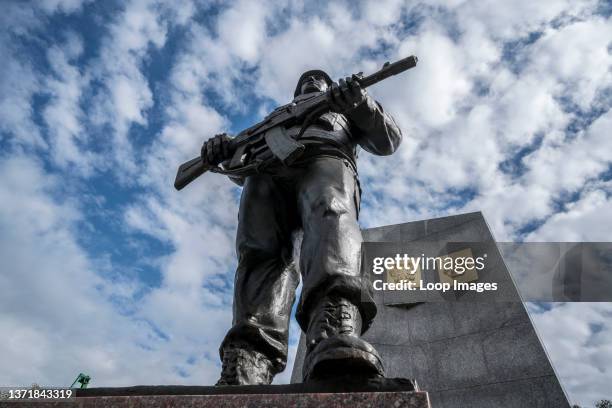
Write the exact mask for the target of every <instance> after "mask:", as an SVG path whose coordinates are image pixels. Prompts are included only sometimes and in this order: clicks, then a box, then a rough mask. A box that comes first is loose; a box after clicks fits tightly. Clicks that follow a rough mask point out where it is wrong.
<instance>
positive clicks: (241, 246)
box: [201, 70, 402, 385]
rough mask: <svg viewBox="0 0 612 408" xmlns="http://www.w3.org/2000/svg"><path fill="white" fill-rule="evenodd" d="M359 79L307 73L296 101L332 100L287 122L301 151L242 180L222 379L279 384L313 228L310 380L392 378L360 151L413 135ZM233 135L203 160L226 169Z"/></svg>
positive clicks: (308, 295) (379, 151)
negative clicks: (368, 269) (365, 215)
mask: <svg viewBox="0 0 612 408" xmlns="http://www.w3.org/2000/svg"><path fill="white" fill-rule="evenodd" d="M359 79H360V77H358V76H355V75H354V76H352V77H348V78H346V79H341V80H340V81H339V84H336V83H334V82H333V81H332V80H331V79H330V77H329V76H328V75H327V74H326V73H325V72H323V71H321V70H312V71H307V72H305V73H304V74H302V76H301V77H300V78H299V80H298V83H297V86H296V88H295V93H294V97H295V98H294V100H293V104H296V103H299V101H300V100H302V99H305V98H310V97H312V95H313V93H318V94H321V93H326V95H327V96H326V99H327V104H328V106H329V108H331V109H330V110H327V112H324V113H322V114H320V115H318V116H316V117H311V118H310V119H309V121H308V123H296V124H295V125H294V126H291V127H289V128H288V129H286V134H287V135H288V136H290V137H291V138H292V139H294V140H296V141H298V142H299V143H301V144H302V145H303V146H304V147H305V148H304V150H303V152H302V153H301V154H300V156H299V158H298V159H297V160H295V161H292V162H291V164H290V165H287V164H286V163H283V162H281V161H276V162H275V163H272V164H271V165H268V166H266V168H265V170H263V171H259V172H258V173H257V174H252V175H249V176H246V177H233V178H232V179H233V180H234V181H235V182H237V183H239V184H241V185H243V190H242V197H241V200H240V212H239V216H238V231H237V236H236V250H237V253H238V267H237V270H236V276H235V287H234V304H233V325H232V328H231V329H230V330H229V332H228V333H227V335H226V336H225V339H224V340H223V343H222V345H221V347H220V356H221V360H222V366H223V368H222V372H221V378H220V379H219V381H218V383H217V385H247V384H270V383H271V382H272V379H273V377H274V375H276V374H277V373H279V372H280V371H282V370H283V369H284V368H285V365H286V362H287V342H288V329H289V320H290V315H291V308H292V305H293V303H294V301H295V290H296V288H297V286H298V283H299V279H300V278H299V274H298V272H297V269H296V267H295V265H294V264H293V262H292V259H293V258H292V253H293V247H292V246H293V240H292V234H293V233H294V232H295V231H298V230H302V231H303V238H302V242H301V251H300V257H299V259H300V261H299V271H300V273H301V275H302V282H303V287H302V293H301V297H300V300H299V303H298V308H297V314H296V319H297V321H298V323H299V325H300V327H301V329H302V330H303V331H304V333H306V339H307V350H306V356H305V360H304V369H303V378H304V381H309V380H323V379H327V378H333V377H337V376H342V375H347V374H350V375H355V376H362V377H364V378H380V377H383V376H384V369H383V365H382V362H381V359H380V356H379V355H378V353H377V351H376V350H375V349H374V348H373V347H372V346H371V345H370V344H369V343H368V342H366V341H365V340H363V339H362V338H361V335H362V334H363V333H364V332H365V331H366V330H367V329H368V328H369V327H370V325H371V323H372V320H373V318H374V316H375V314H376V306H375V304H374V301H373V299H372V295H371V290H372V289H371V286H370V284H369V282H368V280H367V278H365V277H362V276H361V272H360V249H361V242H362V237H361V231H360V228H359V224H358V216H359V203H360V195H361V189H360V187H359V179H358V175H357V166H356V159H357V147H358V146H360V147H361V148H363V149H365V150H366V151H368V152H370V153H373V154H376V155H383V156H384V155H390V154H392V153H393V152H395V151H396V150H397V148H398V146H399V144H400V142H401V140H402V134H401V132H400V129H399V128H398V126H397V125H396V123H395V121H394V120H393V118H392V117H391V116H390V115H389V114H388V113H387V112H385V111H384V110H383V108H382V107H381V105H380V104H379V103H378V102H376V101H375V100H374V99H372V97H370V95H369V94H368V93H367V91H366V90H365V87H362V86H361V85H360V82H359ZM284 108H285V107H281V108H278V109H281V110H282V109H284ZM231 140H232V138H230V137H229V136H227V135H226V134H220V135H216V136H215V137H213V138H211V139H209V140H208V141H206V142H205V143H204V145H203V146H202V151H201V161H202V162H203V163H204V164H206V165H208V166H216V165H218V164H220V163H222V162H224V161H226V160H228V159H229V158H230V156H231V154H230V150H231V148H230V144H231Z"/></svg>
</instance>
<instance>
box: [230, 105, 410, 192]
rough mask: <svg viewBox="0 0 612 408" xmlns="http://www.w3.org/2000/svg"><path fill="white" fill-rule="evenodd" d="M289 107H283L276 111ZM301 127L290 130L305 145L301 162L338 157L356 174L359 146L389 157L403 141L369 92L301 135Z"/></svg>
mask: <svg viewBox="0 0 612 408" xmlns="http://www.w3.org/2000/svg"><path fill="white" fill-rule="evenodd" d="M310 96H312V95H310V94H306V95H299V96H297V97H296V98H295V99H294V100H293V102H297V101H299V100H300V99H303V98H307V97H310ZM287 106H288V105H283V106H280V107H278V108H276V109H275V111H277V110H282V109H285V107H287ZM272 113H274V112H272ZM301 128H302V124H299V125H296V126H293V127H291V128H289V129H287V133H288V134H289V135H290V136H291V137H293V138H295V139H299V141H300V142H301V143H303V144H304V145H305V146H306V151H305V153H304V154H303V155H302V157H301V158H300V159H298V162H299V161H303V160H308V159H309V158H311V157H314V156H320V155H327V156H329V155H332V156H339V157H342V158H344V159H346V160H348V161H349V162H350V164H351V165H352V167H353V170H354V171H355V174H356V173H357V166H356V159H357V146H360V147H362V148H363V149H364V150H366V151H367V152H370V153H372V154H376V155H379V156H386V155H390V154H392V153H393V152H395V150H397V148H398V146H399V144H400V142H401V141H402V132H401V131H400V129H399V127H398V126H397V124H396V123H395V121H394V120H393V118H392V117H391V115H389V114H388V113H387V112H385V111H384V110H383V108H382V106H380V104H379V103H378V102H377V101H375V100H374V99H372V98H371V97H370V96H369V95H367V94H366V100H365V101H364V102H363V103H362V104H360V105H359V106H357V107H356V108H354V109H353V110H352V111H350V112H347V114H346V115H343V114H339V113H336V112H327V113H324V114H323V115H321V116H319V117H318V118H317V119H316V120H314V121H313V122H312V123H311V124H310V125H308V127H307V128H306V130H305V131H304V133H303V134H302V135H301V136H299V133H300V130H301ZM230 179H231V180H232V181H234V182H235V183H236V184H238V185H243V184H244V179H243V178H242V177H232V176H230Z"/></svg>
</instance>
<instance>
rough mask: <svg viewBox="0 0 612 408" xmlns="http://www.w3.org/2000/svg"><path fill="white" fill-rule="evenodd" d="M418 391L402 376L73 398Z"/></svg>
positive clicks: (86, 393)
mask: <svg viewBox="0 0 612 408" xmlns="http://www.w3.org/2000/svg"><path fill="white" fill-rule="evenodd" d="M412 391H418V386H417V385H416V384H415V382H414V381H412V380H409V379H406V378H380V379H370V380H359V379H355V378H350V377H344V378H339V379H335V380H334V381H310V382H307V383H298V384H279V385H241V386H194V385H137V386H134V387H108V388H103V387H101V388H88V389H84V390H81V389H78V390H76V396H77V398H84V397H131V396H153V395H166V396H167V395H243V394H258V395H269V394H317V393H385V392H396V393H397V392H399V393H402V392H404V393H405V392H412Z"/></svg>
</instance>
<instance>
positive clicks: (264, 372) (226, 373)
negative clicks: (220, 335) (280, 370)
mask: <svg viewBox="0 0 612 408" xmlns="http://www.w3.org/2000/svg"><path fill="white" fill-rule="evenodd" d="M221 354H222V368H221V378H220V379H219V381H217V384H216V385H257V384H270V383H271V382H272V379H273V378H274V375H275V374H276V370H274V369H273V364H272V362H271V361H270V360H269V359H268V358H267V357H266V356H265V355H264V354H262V353H260V352H258V351H256V350H254V349H253V348H252V347H249V346H248V345H247V344H228V345H227V346H226V347H224V348H223V350H222V353H221Z"/></svg>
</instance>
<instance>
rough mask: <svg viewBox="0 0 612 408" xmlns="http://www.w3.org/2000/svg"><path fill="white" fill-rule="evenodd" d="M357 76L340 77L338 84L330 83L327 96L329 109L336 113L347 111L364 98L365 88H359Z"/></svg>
mask: <svg viewBox="0 0 612 408" xmlns="http://www.w3.org/2000/svg"><path fill="white" fill-rule="evenodd" d="M358 79H359V78H358V77H357V76H356V75H353V76H352V77H346V78H345V79H342V78H341V79H340V80H339V81H338V82H339V84H336V83H334V84H332V86H331V92H330V93H329V96H328V103H329V106H330V107H331V110H332V111H334V112H338V113H347V112H349V111H351V110H352V109H355V108H356V107H357V106H359V105H360V104H362V103H363V102H364V101H365V100H366V90H365V89H363V88H361V85H360V84H359V81H358Z"/></svg>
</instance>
